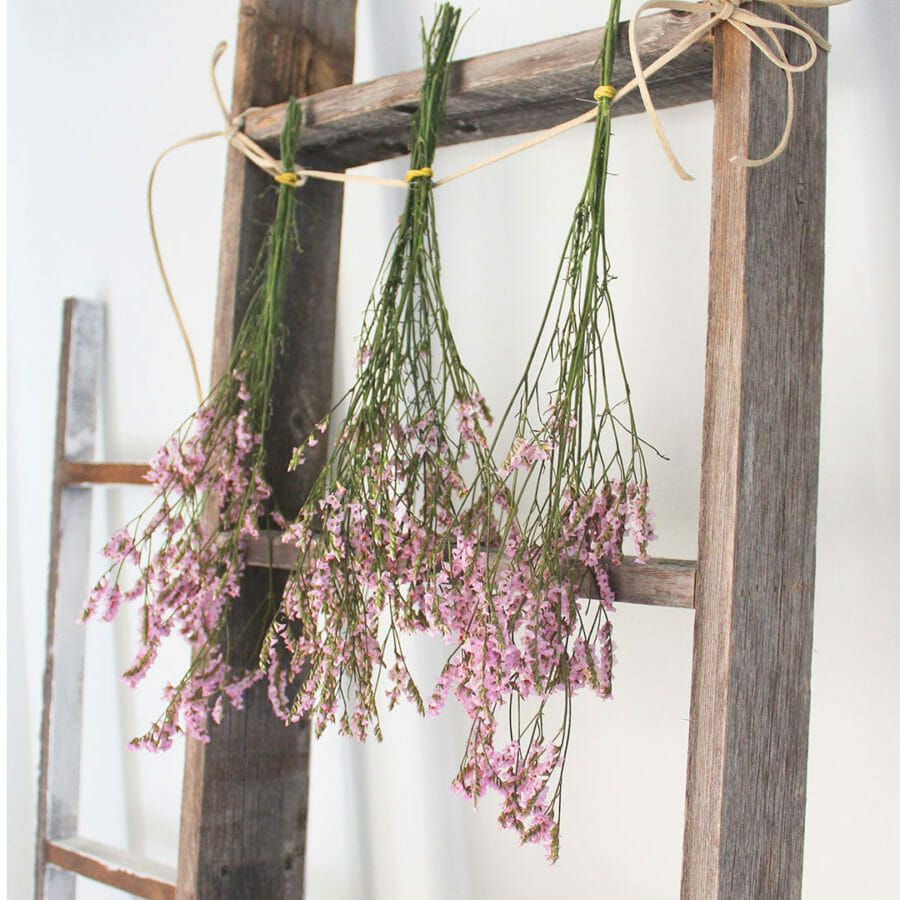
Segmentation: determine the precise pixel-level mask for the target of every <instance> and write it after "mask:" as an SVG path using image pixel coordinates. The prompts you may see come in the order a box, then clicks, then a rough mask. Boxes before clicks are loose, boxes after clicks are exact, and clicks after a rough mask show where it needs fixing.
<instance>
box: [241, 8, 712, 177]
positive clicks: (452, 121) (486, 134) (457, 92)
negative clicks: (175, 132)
mask: <svg viewBox="0 0 900 900" xmlns="http://www.w3.org/2000/svg"><path fill="white" fill-rule="evenodd" d="M704 15H705V14H703V13H700V14H691V15H685V14H683V13H671V12H665V13H659V14H656V15H651V16H647V17H646V18H645V19H643V20H642V23H641V25H640V26H639V29H638V36H639V48H640V54H641V57H642V59H644V60H645V62H649V61H651V60H652V59H655V58H656V57H657V56H660V55H661V54H662V53H664V52H665V51H666V50H668V49H670V48H671V47H673V46H674V45H675V44H676V43H677V42H678V41H679V40H680V39H681V38H682V37H683V36H684V35H685V34H687V33H688V32H689V31H691V30H692V29H693V28H695V27H696V26H697V25H698V24H699V23H700V22H702V21H703V17H704ZM627 30H628V23H627V22H626V23H623V24H622V25H620V26H619V35H618V48H617V53H616V61H615V66H614V69H613V78H612V83H613V84H617V85H623V84H625V83H626V82H628V81H629V80H630V79H631V77H632V75H633V74H634V72H633V69H632V67H631V60H630V57H629V54H628V38H627ZM603 32H604V29H603V28H598V29H594V30H592V31H584V32H581V33H579V34H573V35H569V36H567V37H562V38H556V39H554V40H550V41H543V42H541V43H537V44H531V45H529V46H526V47H517V48H515V49H513V50H503V51H501V52H499V53H489V54H487V55H485V56H478V57H474V58H473V59H467V60H460V61H458V62H455V63H453V65H452V67H451V70H450V75H449V82H448V84H449V89H448V93H447V118H446V125H445V127H444V129H443V132H442V135H441V137H440V143H441V144H460V143H465V142H468V141H480V140H483V139H484V138H491V137H500V136H502V135H508V134H520V133H522V132H526V131H536V130H539V129H543V128H549V127H550V126H552V125H557V124H559V123H560V122H562V121H565V120H566V119H570V118H573V117H575V116H577V115H580V114H581V113H583V112H584V111H585V110H586V109H588V108H589V105H590V104H591V103H592V102H593V93H594V88H596V86H597V73H596V70H595V69H594V68H593V66H594V62H595V61H596V59H597V54H598V52H599V49H600V47H601V45H602V43H603ZM421 83H422V71H421V70H417V71H414V72H403V73H401V74H398V75H389V76H387V77H386V78H379V79H377V80H375V81H369V82H364V83H360V84H353V85H348V86H346V87H339V88H334V89H332V90H328V91H323V92H322V93H318V94H314V96H311V97H307V98H306V99H305V100H304V101H303V112H304V129H303V134H302V137H301V143H300V146H301V148H303V149H305V150H307V151H309V152H311V153H313V154H317V155H318V154H323V153H324V154H327V157H328V159H329V160H330V161H331V163H332V165H339V166H341V167H342V168H350V167H351V166H358V165H362V164H364V163H370V162H375V161H377V160H382V159H390V158H392V157H395V156H402V155H404V154H405V153H407V152H408V149H407V141H408V138H409V123H410V117H411V115H412V113H413V112H414V111H415V109H416V107H417V104H418V91H419V87H420V85H421ZM650 84H651V86H652V90H653V98H654V102H655V104H656V105H657V106H658V107H659V108H665V107H670V106H683V105H684V104H686V103H695V102H697V101H700V100H708V99H709V98H710V97H711V96H712V44H711V42H709V41H703V42H701V43H698V44H696V45H695V46H693V47H691V48H690V49H689V50H688V51H687V52H685V53H684V54H683V55H682V56H680V57H678V58H677V59H676V60H674V61H673V62H672V63H670V64H669V65H668V66H666V67H665V68H664V69H662V70H661V71H660V72H659V73H658V74H657V75H655V76H654V77H653V78H651V79H650ZM277 99H278V100H279V101H284V100H286V98H285V97H279V98H277ZM273 102H274V101H273ZM642 108H643V107H642V106H641V101H640V97H639V94H638V92H637V91H635V92H634V93H633V94H631V95H629V96H627V97H625V98H623V99H622V101H621V102H620V103H616V104H615V105H614V106H613V112H614V113H615V114H616V115H627V114H629V113H635V112H639V111H640V110H641V109H642ZM284 110H285V103H284V102H280V103H278V104H277V105H275V106H271V107H269V108H267V109H262V110H254V111H251V112H250V113H249V114H248V115H247V118H246V131H247V133H248V134H249V135H250V136H251V137H252V138H253V139H254V140H256V141H259V142H261V143H263V144H264V145H267V146H269V147H270V148H271V149H275V141H276V140H277V138H278V135H279V134H280V132H281V126H282V123H283V122H284Z"/></svg>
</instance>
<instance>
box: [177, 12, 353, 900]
mask: <svg viewBox="0 0 900 900" xmlns="http://www.w3.org/2000/svg"><path fill="white" fill-rule="evenodd" d="M355 13H356V2H355V0H245V2H243V3H242V4H241V7H240V21H239V27H238V41H237V57H236V61H235V76H234V78H235V80H234V94H233V99H232V110H233V112H234V113H235V114H237V113H240V112H241V111H243V110H244V109H246V108H247V107H250V106H268V105H272V104H274V103H278V102H281V101H283V100H285V99H287V98H288V97H289V96H291V95H294V96H297V97H300V96H305V95H307V94H311V93H316V92H319V91H322V90H325V89H327V88H330V87H334V86H336V85H340V84H346V83H349V82H350V81H352V80H353V53H354V33H355V28H354V22H355ZM302 161H303V162H304V163H305V164H307V165H311V166H314V167H316V168H326V167H327V161H325V160H321V159H304V160H302ZM270 187H271V179H270V178H268V177H267V176H265V175H264V174H262V173H261V172H260V171H259V170H257V169H255V168H254V167H253V166H251V165H250V164H249V163H247V162H245V161H244V159H243V158H242V157H240V156H239V155H238V154H236V153H235V152H234V151H230V152H229V158H228V166H227V170H226V188H225V203H224V211H223V223H222V248H221V257H220V267H219V296H218V302H217V307H216V336H215V347H214V353H213V381H215V380H216V379H217V378H218V377H219V376H220V375H221V374H222V372H223V371H224V370H225V367H226V366H227V365H228V359H229V355H230V351H231V346H232V342H233V338H234V336H235V334H236V330H237V327H238V326H239V323H240V321H241V317H242V315H243V313H244V310H245V309H246V303H247V300H248V299H249V293H248V291H247V282H248V276H249V273H250V270H251V267H252V265H253V263H254V262H255V260H256V257H257V254H258V252H259V249H260V243H261V238H262V235H263V233H264V231H265V223H266V222H268V221H271V218H272V214H273V210H274V196H275V195H274V192H273V191H271V190H267V188H270ZM342 204H343V189H342V187H341V186H340V185H333V184H326V183H322V182H317V183H310V184H308V185H306V186H305V187H304V188H303V189H302V193H301V196H300V203H299V204H298V214H297V226H298V231H299V237H300V244H301V246H302V248H303V254H302V256H301V257H300V258H299V260H298V261H297V263H296V264H295V266H294V271H292V273H291V277H290V281H289V289H288V296H287V297H286V298H285V306H284V320H285V322H286V324H287V328H288V333H287V336H286V341H285V350H284V354H283V357H282V362H281V365H280V371H279V373H278V376H277V384H276V396H275V401H274V407H275V408H274V416H273V419H274V423H275V424H274V425H273V427H272V431H271V433H270V434H269V435H268V436H267V447H268V450H269V471H268V473H267V474H268V477H269V480H270V482H271V483H272V485H273V489H274V491H275V497H276V499H277V501H278V503H279V505H280V506H281V508H282V510H283V511H284V512H285V513H287V514H288V515H292V514H293V513H294V512H295V511H296V509H297V508H298V507H299V505H300V503H301V502H302V499H303V496H304V495H305V492H306V490H307V489H308V486H309V482H308V480H307V481H305V482H304V481H303V480H302V479H293V478H291V479H289V478H288V477H287V474H286V471H285V470H286V467H287V461H288V459H289V456H290V451H291V448H292V447H293V446H295V445H296V444H298V443H299V442H300V440H301V439H302V438H303V437H305V435H306V434H308V432H309V430H310V428H311V427H312V425H313V424H314V423H315V422H316V421H317V420H318V419H319V418H320V417H321V416H322V415H324V413H325V412H327V410H328V408H329V406H330V395H331V367H332V355H333V344H334V310H335V298H336V289H337V272H338V260H339V245H340V234H341V212H342ZM305 468H306V467H304V469H305ZM304 474H306V477H307V479H308V478H309V477H310V476H311V475H312V474H313V472H310V473H304ZM266 581H267V576H263V574H262V573H261V572H260V571H253V570H249V572H248V575H247V577H246V579H245V582H244V584H243V586H242V595H243V596H242V604H243V605H245V606H246V607H248V608H250V607H252V606H253V604H254V602H258V600H259V597H260V593H261V592H262V591H264V590H265V587H266ZM243 649H244V652H245V653H246V654H247V660H248V661H249V660H250V659H252V656H253V655H254V654H255V651H256V648H255V647H249V646H248V647H246V648H243ZM308 759H309V729H308V727H306V726H305V725H304V724H303V723H301V724H300V725H295V726H293V727H291V728H285V727H284V725H283V724H282V723H281V722H280V721H279V720H278V719H276V718H275V716H274V714H273V713H272V710H271V707H270V705H269V702H268V699H267V696H266V688H265V685H263V684H258V685H256V687H255V689H254V690H252V691H251V692H250V693H249V694H248V696H247V698H246V708H245V709H244V711H242V712H233V711H231V710H228V711H227V712H226V715H225V717H224V718H223V721H222V723H221V725H219V726H218V727H216V728H213V729H212V734H211V740H210V742H209V743H208V744H201V743H198V742H196V741H188V744H187V752H186V760H185V778H184V790H183V796H182V813H181V836H180V845H179V857H178V887H177V896H178V897H180V898H215V900H227V898H246V897H267V898H269V897H271V898H278V897H300V896H302V891H303V868H304V844H305V830H306V805H307V795H308V769H307V767H308Z"/></svg>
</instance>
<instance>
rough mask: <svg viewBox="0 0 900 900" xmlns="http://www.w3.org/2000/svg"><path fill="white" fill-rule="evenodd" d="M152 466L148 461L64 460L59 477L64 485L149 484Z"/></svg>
mask: <svg viewBox="0 0 900 900" xmlns="http://www.w3.org/2000/svg"><path fill="white" fill-rule="evenodd" d="M149 471H150V467H149V466H148V465H147V464H146V463H123V462H80V461H76V460H63V461H62V463H61V464H60V466H59V474H58V476H57V477H58V478H59V480H60V483H61V484H63V485H74V484H110V485H116V484H142V485H146V484H147V473H148V472H149Z"/></svg>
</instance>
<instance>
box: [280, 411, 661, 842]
mask: <svg viewBox="0 0 900 900" xmlns="http://www.w3.org/2000/svg"><path fill="white" fill-rule="evenodd" d="M482 415H483V412H482V406H481V404H480V403H479V402H478V401H477V400H473V401H466V402H463V403H459V404H458V405H457V418H458V421H457V430H458V434H459V437H458V440H456V441H451V440H450V439H449V438H448V436H447V435H446V434H445V433H444V431H443V429H442V428H441V426H440V424H439V423H438V422H436V421H435V417H434V416H433V415H431V416H428V417H426V418H424V419H422V420H420V421H417V422H414V423H413V424H411V425H407V426H403V427H401V426H391V427H390V429H389V434H390V438H389V440H386V439H385V440H380V441H370V442H367V441H366V440H365V439H364V438H363V439H360V437H359V435H360V429H359V427H358V425H359V423H357V422H352V421H351V422H350V423H348V425H347V426H345V430H344V432H343V433H342V435H341V437H339V438H338V449H340V448H341V446H342V443H343V444H344V445H347V444H348V443H350V444H352V446H350V447H349V449H350V450H351V451H352V454H353V459H354V465H353V466H352V467H349V468H348V469H347V471H348V472H350V473H351V476H352V477H351V478H349V479H348V480H347V481H341V482H338V481H337V480H335V479H334V478H332V479H331V480H329V479H328V478H327V470H326V478H325V480H324V481H323V484H326V485H327V489H323V490H321V491H320V493H319V495H318V497H316V498H315V499H314V502H312V503H310V504H308V505H307V507H306V508H305V510H304V512H303V513H302V514H301V517H300V518H299V520H298V521H297V522H296V523H295V524H294V525H292V526H290V528H289V529H288V532H289V537H288V538H287V540H289V541H290V542H291V543H293V544H294V545H295V546H297V547H298V549H299V550H300V556H299V559H298V564H297V566H296V567H295V569H294V571H293V573H292V577H291V579H290V580H289V582H288V587H287V590H286V592H285V595H284V600H283V603H282V608H281V613H282V615H281V616H280V618H279V621H278V622H277V624H276V625H275V626H274V628H273V629H272V631H271V632H270V635H269V639H268V640H267V641H266V644H265V647H264V652H263V663H264V665H265V666H266V667H267V669H268V672H269V692H270V697H271V699H272V703H273V706H274V708H275V709H276V711H277V713H278V714H279V715H280V716H281V717H283V718H284V719H285V720H286V721H295V720H297V719H298V718H300V717H301V716H304V715H308V716H311V717H312V720H313V724H314V727H315V729H316V732H317V733H321V731H322V730H324V729H325V728H326V727H328V726H329V725H332V724H334V725H336V726H337V728H338V729H339V731H340V732H341V733H345V734H349V735H352V736H354V737H356V738H358V739H360V740H365V739H366V737H367V736H368V734H369V733H370V731H374V733H375V735H376V736H380V726H379V722H378V686H379V684H382V686H383V689H384V694H385V695H386V697H387V700H388V703H389V706H393V705H394V704H395V703H396V702H398V701H399V700H400V699H406V700H408V701H410V702H412V703H413V704H414V705H415V706H416V707H417V708H418V709H419V710H420V711H422V710H423V709H424V708H425V707H426V704H425V703H423V699H422V695H421V693H420V691H419V689H418V688H417V686H416V684H415V681H414V679H413V676H412V674H411V672H410V671H409V668H408V666H407V663H406V658H405V656H404V653H403V644H402V641H403V638H404V637H405V636H407V635H410V634H414V633H426V634H430V635H436V636H440V637H441V638H442V639H443V640H444V641H445V642H446V644H447V645H448V646H449V647H450V648H452V649H451V652H450V658H449V659H448V661H447V663H446V665H445V666H444V668H443V671H442V673H441V675H440V678H439V680H438V683H437V685H436V686H435V689H434V691H433V693H432V695H431V696H430V698H429V699H428V701H427V711H428V712H429V713H430V714H432V715H436V714H438V713H439V712H440V710H441V709H442V707H443V706H444V704H445V702H446V700H447V699H448V697H450V696H453V697H454V698H455V699H456V700H457V702H459V703H460V705H461V706H462V707H463V709H465V711H466V713H467V715H468V716H469V719H470V721H471V730H470V735H469V740H468V742H467V745H466V752H465V756H464V759H463V762H462V765H461V768H460V771H459V773H458V775H457V777H456V779H455V780H454V788H455V789H456V790H458V791H459V792H460V793H462V794H463V795H465V796H467V797H469V798H470V799H472V800H473V801H477V800H478V798H479V797H481V796H482V795H483V794H484V793H485V791H487V790H488V789H493V790H496V791H497V792H498V793H499V794H500V796H501V802H502V811H501V815H500V823H501V824H502V825H503V826H505V827H509V828H512V829H514V830H516V831H517V833H518V834H519V836H520V839H521V840H522V841H523V842H535V843H538V844H541V845H542V846H544V847H545V849H546V851H547V853H548V856H550V857H551V858H555V856H556V854H557V852H558V828H557V812H558V802H559V791H560V785H559V780H560V777H561V771H562V766H561V763H562V760H563V756H564V753H563V747H564V744H565V737H566V735H567V732H568V728H569V721H568V712H567V713H566V718H565V719H564V721H563V724H562V726H561V727H560V728H559V729H558V730H557V731H556V733H555V734H554V733H552V732H550V733H548V734H547V736H546V737H545V736H544V727H543V726H544V716H545V711H546V709H547V708H548V707H549V705H550V704H551V701H552V700H553V698H554V696H561V697H562V698H568V697H570V696H571V695H572V694H573V693H574V692H575V691H578V690H580V689H582V688H585V687H589V688H591V689H592V690H593V691H594V692H596V693H597V694H599V695H600V696H602V697H608V696H610V694H611V686H612V664H613V643H612V636H611V628H610V623H609V620H608V617H607V612H608V611H609V610H611V609H612V604H613V599H614V597H613V591H612V589H611V587H610V585H609V580H608V575H607V567H608V566H609V565H614V564H616V563H618V562H619V561H620V559H621V556H622V544H623V541H624V539H625V538H626V536H630V537H631V538H632V540H633V541H634V542H635V544H636V546H637V548H638V554H639V558H644V557H645V555H646V544H647V541H648V540H649V539H650V538H651V537H652V526H651V524H650V521H649V517H648V514H647V507H646V497H647V492H646V486H645V485H640V486H639V485H635V484H633V483H629V484H627V485H621V484H616V483H612V484H606V485H604V486H603V487H602V489H601V490H600V492H599V493H597V494H592V495H585V496H578V497H574V496H572V495H570V494H566V495H565V496H564V502H563V504H562V508H561V510H560V513H561V515H560V521H561V524H560V529H559V533H558V535H556V537H554V538H553V540H552V544H551V546H549V547H548V546H541V545H538V544H533V543H528V542H526V541H525V540H524V539H523V537H522V535H521V534H520V532H519V530H518V527H517V525H516V523H515V521H514V519H515V517H514V514H513V513H512V512H510V511H507V512H506V513H505V515H506V516H507V518H508V520H510V521H511V525H510V527H509V528H508V529H507V530H506V531H505V533H503V532H501V531H500V528H501V525H500V523H499V522H498V521H497V520H496V519H495V518H494V517H493V516H492V515H491V508H492V507H494V506H496V507H498V508H499V509H500V510H501V511H503V510H508V506H509V497H508V495H506V494H505V493H504V491H503V489H502V486H501V485H500V482H499V481H497V480H495V481H493V482H490V483H489V484H490V487H489V488H488V489H487V491H486V493H484V491H485V485H482V491H483V494H482V496H481V497H480V498H479V499H478V500H475V499H473V497H472V496H471V493H472V492H470V490H469V489H468V488H467V486H466V485H465V483H464V481H463V479H462V477H461V475H460V473H459V469H458V465H457V464H458V461H459V460H460V459H462V458H465V456H466V454H467V452H468V451H470V450H472V451H474V452H475V453H476V455H477V454H479V453H481V452H482V451H484V449H485V447H486V444H484V443H483V441H484V438H483V434H484V432H483V429H482V427H481V421H480V419H481V416H482ZM345 448H346V447H345ZM298 457H302V448H301V450H300V452H299V453H298ZM481 458H483V456H482V457H481ZM549 458H550V448H549V447H547V446H541V445H539V444H528V443H526V442H525V441H522V440H520V441H518V442H517V443H516V445H514V447H513V449H512V450H511V452H510V455H509V457H508V459H507V463H506V466H505V471H504V470H501V475H502V474H508V473H509V472H512V471H515V470H519V469H528V468H530V467H532V466H534V465H536V464H538V463H542V462H545V461H547V460H548V459H549ZM301 461H302V459H300V458H298V459H297V462H298V463H299V462H301ZM486 498H489V501H490V502H488V501H487V500H486ZM467 502H468V503H471V506H467ZM501 535H502V537H501ZM500 542H502V544H503V547H502V555H501V554H500V553H498V552H497V549H498V548H497V545H498V543H500ZM586 571H588V572H590V573H591V574H592V575H593V579H592V580H593V582H595V583H596V586H597V589H598V595H597V596H596V597H593V598H592V597H591V596H590V595H591V591H590V590H585V587H584V586H583V584H582V582H583V580H584V574H585V572H586ZM382 675H384V676H385V679H384V682H381V676H382ZM564 705H565V708H566V710H568V708H569V707H568V703H567V702H566V703H565V704H564ZM523 707H528V708H529V709H531V710H533V711H535V712H534V714H533V715H532V716H531V718H530V719H529V718H528V717H526V720H527V721H526V724H524V725H522V726H517V727H516V728H514V729H513V730H512V731H511V732H510V733H507V722H510V721H512V719H511V718H510V715H509V714H508V711H511V710H514V709H515V710H520V709H522V708H523Z"/></svg>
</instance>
